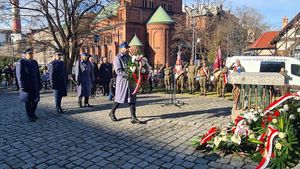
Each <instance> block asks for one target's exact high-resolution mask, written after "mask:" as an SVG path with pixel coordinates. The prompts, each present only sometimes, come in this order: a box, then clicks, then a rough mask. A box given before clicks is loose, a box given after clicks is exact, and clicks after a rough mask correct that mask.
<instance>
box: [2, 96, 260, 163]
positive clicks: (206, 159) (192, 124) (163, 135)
mask: <svg viewBox="0 0 300 169" xmlns="http://www.w3.org/2000/svg"><path fill="white" fill-rule="evenodd" d="M168 98H169V96H168V95H166V94H162V93H154V94H144V95H139V97H138V101H139V102H138V104H137V115H138V118H139V119H141V120H145V121H147V124H146V125H132V124H131V123H130V113H129V109H128V108H127V107H126V105H124V106H122V107H121V108H119V109H118V111H117V113H116V116H117V118H119V119H120V120H121V121H119V122H111V121H110V119H109V117H108V113H109V110H110V108H111V103H112V102H109V101H107V99H106V98H105V97H97V98H96V99H92V100H91V104H92V105H94V106H93V107H92V108H78V106H77V99H76V97H74V94H69V96H68V97H66V98H64V99H63V108H64V109H65V110H66V113H64V114H62V115H60V114H57V113H56V112H55V110H54V103H53V102H54V99H53V97H52V95H51V93H44V94H42V95H41V102H40V104H39V105H38V110H37V115H38V116H39V120H38V122H36V123H29V122H27V119H26V116H25V112H24V111H25V108H24V106H23V104H22V103H21V102H20V101H19V100H18V93H16V92H7V91H6V92H5V91H0V101H1V102H0V108H1V109H0V126H1V127H0V169H6V168H35V169H42V168H49V169H56V168H72V169H80V168H87V169H98V168H105V169H109V168H124V169H129V168H145V169H156V168H174V169H184V168H197V169H206V168H222V169H231V168H244V169H250V168H255V165H256V164H255V163H253V162H252V161H251V160H249V159H248V158H245V157H240V156H239V155H226V156H224V155H223V154H221V153H209V152H205V151H199V150H198V151H195V150H194V148H193V147H192V146H191V141H190V140H191V138H193V137H196V136H200V135H201V134H203V133H204V132H206V131H207V129H209V128H210V127H212V126H226V125H227V123H228V121H229V115H230V110H231V105H232V101H230V100H229V99H227V98H225V99H224V98H216V97H213V96H207V97H203V96H202V97H200V96H189V95H180V98H179V99H180V100H181V101H184V102H186V103H188V104H186V105H184V106H182V107H181V108H178V107H176V106H172V105H170V106H161V105H162V104H163V103H165V102H166V101H167V100H168Z"/></svg>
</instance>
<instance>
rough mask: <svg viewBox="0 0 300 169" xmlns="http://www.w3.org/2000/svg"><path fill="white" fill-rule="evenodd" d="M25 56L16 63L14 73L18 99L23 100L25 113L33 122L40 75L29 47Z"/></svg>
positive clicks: (39, 88)
mask: <svg viewBox="0 0 300 169" xmlns="http://www.w3.org/2000/svg"><path fill="white" fill-rule="evenodd" d="M24 54H25V58H22V59H20V60H19V61H18V62H17V65H16V75H17V78H18V83H19V87H20V99H21V101H22V102H25V107H26V113H27V116H28V118H29V121H30V122H35V121H36V120H37V119H38V117H37V116H36V115H35V111H36V108H37V104H38V102H39V101H40V90H41V76H40V71H39V67H38V63H37V61H35V60H33V51H32V49H31V48H29V49H27V50H26V51H25V52H24Z"/></svg>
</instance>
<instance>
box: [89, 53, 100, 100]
mask: <svg viewBox="0 0 300 169" xmlns="http://www.w3.org/2000/svg"><path fill="white" fill-rule="evenodd" d="M89 61H90V62H91V64H92V66H93V72H94V82H93V84H92V85H93V86H92V91H91V96H92V97H95V96H96V91H97V84H98V75H99V73H98V72H99V70H98V65H97V63H95V61H94V58H93V57H89Z"/></svg>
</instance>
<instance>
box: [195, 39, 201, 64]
mask: <svg viewBox="0 0 300 169" xmlns="http://www.w3.org/2000/svg"><path fill="white" fill-rule="evenodd" d="M196 42H197V44H199V48H200V53H199V60H200V59H201V58H200V57H201V56H202V55H201V54H202V50H201V40H200V38H197V41H196ZM196 49H197V48H196ZM196 51H197V50H196ZM196 55H197V54H196ZM196 55H195V59H194V60H195V61H196V59H197V57H196ZM197 65H198V62H197Z"/></svg>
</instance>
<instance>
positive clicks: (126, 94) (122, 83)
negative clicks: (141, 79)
mask: <svg viewBox="0 0 300 169" xmlns="http://www.w3.org/2000/svg"><path fill="white" fill-rule="evenodd" d="M119 48H120V53H119V54H118V55H117V56H116V57H115V60H114V70H115V71H116V73H117V78H116V93H115V100H114V103H113V107H112V109H111V112H110V113H109V117H110V118H111V120H112V121H118V119H117V118H116V116H115V112H116V110H117V108H118V107H119V105H120V104H122V103H128V104H129V109H130V113H131V123H132V124H136V123H138V124H144V123H145V122H142V121H139V120H138V119H137V118H136V107H135V103H136V95H135V94H132V92H133V91H134V85H133V84H131V83H129V80H128V74H127V72H126V71H125V68H126V67H127V64H128V63H129V61H130V59H131V57H130V56H129V55H128V54H129V48H130V47H129V45H128V44H127V42H123V43H121V44H120V46H119Z"/></svg>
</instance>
